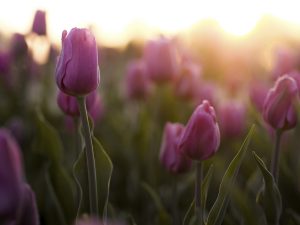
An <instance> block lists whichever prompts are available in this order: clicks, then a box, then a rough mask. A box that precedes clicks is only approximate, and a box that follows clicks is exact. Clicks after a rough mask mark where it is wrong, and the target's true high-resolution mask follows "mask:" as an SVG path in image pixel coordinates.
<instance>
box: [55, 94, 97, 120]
mask: <svg viewBox="0 0 300 225" xmlns="http://www.w3.org/2000/svg"><path fill="white" fill-rule="evenodd" d="M97 95H98V91H97V90H95V91H93V92H92V93H90V94H89V95H88V96H87V98H86V108H87V110H88V111H89V110H90V109H91V108H92V107H93V105H94V104H95V102H96V98H97ZM57 104H58V106H59V107H60V109H61V110H62V111H63V112H64V113H65V114H67V115H69V116H80V112H79V107H78V103H77V99H76V97H74V96H71V95H67V94H65V93H64V92H62V91H59V92H58V95H57Z"/></svg>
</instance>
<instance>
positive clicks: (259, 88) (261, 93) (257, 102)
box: [249, 81, 269, 112]
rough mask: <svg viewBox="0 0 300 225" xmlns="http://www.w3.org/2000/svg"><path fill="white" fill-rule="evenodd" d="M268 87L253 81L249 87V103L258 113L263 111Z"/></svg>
mask: <svg viewBox="0 0 300 225" xmlns="http://www.w3.org/2000/svg"><path fill="white" fill-rule="evenodd" d="M268 91H269V87H268V85H267V84H265V83H263V82H262V81H255V82H253V83H252V84H251V86H250V87H249V96H250V100H251V103H252V104H253V105H254V106H255V107H256V109H257V110H258V111H259V112H262V111H263V106H264V102H265V98H266V97H267V94H268Z"/></svg>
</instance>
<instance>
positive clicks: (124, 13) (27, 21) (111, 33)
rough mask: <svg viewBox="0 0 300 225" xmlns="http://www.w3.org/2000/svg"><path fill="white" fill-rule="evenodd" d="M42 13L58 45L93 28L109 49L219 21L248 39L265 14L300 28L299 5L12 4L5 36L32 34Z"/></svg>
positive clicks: (4, 16) (0, 22)
mask: <svg viewBox="0 0 300 225" xmlns="http://www.w3.org/2000/svg"><path fill="white" fill-rule="evenodd" d="M36 9H44V10H46V11H47V26H48V27H47V29H48V33H49V34H50V37H51V38H52V40H54V41H59V39H60V37H61V32H62V30H64V29H66V30H70V29H71V28H73V27H75V26H77V27H87V26H89V25H90V24H93V26H94V28H95V32H96V35H97V37H99V38H100V39H101V41H102V42H103V43H104V44H108V45H122V44H124V43H126V42H127V41H128V40H129V39H130V38H131V37H132V36H138V37H149V35H151V34H155V33H156V34H157V33H159V32H163V33H166V34H173V33H176V32H178V31H180V30H182V29H188V28H189V27H190V26H192V25H193V24H194V23H196V22H199V21H200V20H202V19H207V18H213V19H215V20H216V21H217V22H218V23H219V24H220V25H221V27H222V28H223V29H224V30H225V31H226V32H229V33H232V34H234V35H244V34H246V33H248V32H249V31H251V29H253V28H254V26H255V24H256V22H257V21H258V20H259V19H260V18H261V16H263V15H265V14H271V15H273V16H276V17H279V18H281V19H284V20H287V21H291V22H293V23H295V24H299V26H300V13H299V0H298V1H297V0H284V1H283V0H281V1H279V0H248V1H245V0H226V1H224V0H205V1H204V0H184V1H183V0H177V1H176V0H151V1H150V0H148V1H146V0H105V1H104V0H83V1H75V0H44V1H42V0H8V1H5V3H2V4H1V7H0V31H1V32H4V33H11V32H21V33H26V32H28V31H29V30H30V29H31V23H32V20H33V15H34V12H35V10H36Z"/></svg>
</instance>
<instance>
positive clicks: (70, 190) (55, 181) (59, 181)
mask: <svg viewBox="0 0 300 225" xmlns="http://www.w3.org/2000/svg"><path fill="white" fill-rule="evenodd" d="M49 175H50V179H51V183H52V185H53V190H54V192H55V194H56V196H57V199H58V201H59V203H60V205H61V208H62V210H63V212H64V214H65V218H66V220H67V222H68V223H70V222H72V221H73V219H74V217H75V215H76V209H75V200H74V187H73V182H72V179H71V177H70V175H69V174H68V173H67V171H66V170H65V168H64V167H63V166H62V165H60V164H54V163H53V164H50V167H49Z"/></svg>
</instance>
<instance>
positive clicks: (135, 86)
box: [125, 60, 152, 99]
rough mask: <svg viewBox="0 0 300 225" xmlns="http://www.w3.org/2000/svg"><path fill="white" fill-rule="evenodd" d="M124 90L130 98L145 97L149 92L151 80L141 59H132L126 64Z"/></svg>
mask: <svg viewBox="0 0 300 225" xmlns="http://www.w3.org/2000/svg"><path fill="white" fill-rule="evenodd" d="M125 84H126V91H127V95H128V97H129V98H131V99H145V98H146V97H147V96H148V95H149V94H150V92H151V88H152V86H151V81H150V79H149V77H148V70H147V66H146V64H145V62H144V61H143V60H134V61H131V62H130V63H129V64H128V67H127V71H126V80H125Z"/></svg>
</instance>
